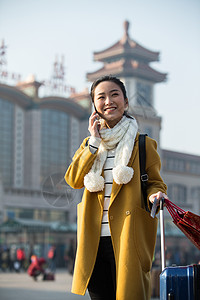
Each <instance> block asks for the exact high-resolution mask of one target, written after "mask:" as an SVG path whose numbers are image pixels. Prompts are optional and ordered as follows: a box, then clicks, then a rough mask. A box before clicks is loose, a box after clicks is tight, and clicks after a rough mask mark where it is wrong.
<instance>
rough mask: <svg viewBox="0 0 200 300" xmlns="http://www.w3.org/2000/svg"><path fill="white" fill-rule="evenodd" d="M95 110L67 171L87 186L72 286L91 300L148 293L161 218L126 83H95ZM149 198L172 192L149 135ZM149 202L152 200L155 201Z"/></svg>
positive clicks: (74, 182)
mask: <svg viewBox="0 0 200 300" xmlns="http://www.w3.org/2000/svg"><path fill="white" fill-rule="evenodd" d="M91 98H92V101H93V104H94V107H95V111H94V112H93V113H92V114H91V117H90V119H89V127H88V129H89V132H90V134H91V136H90V137H89V138H86V139H85V140H84V141H83V143H82V145H81V146H80V148H79V149H78V151H77V152H76V153H75V155H74V158H73V161H72V163H71V165H70V166H69V168H68V170H67V172H66V174H65V180H66V182H67V183H68V184H69V185H70V186H71V187H73V188H82V187H85V190H84V194H83V198H82V201H81V203H79V204H78V232H77V235H78V245H77V254H76V262H75V268H74V278H73V284H72V292H73V293H76V294H80V295H84V294H85V292H86V289H87V288H88V291H89V294H90V297H91V299H93V300H94V299H96V300H97V299H98V300H114V299H116V300H133V299H134V300H143V299H144V300H146V299H150V294H151V291H150V269H151V264H152V258H153V253H154V247H155V240H156V231H157V218H155V219H153V218H151V216H150V215H149V213H148V212H147V211H146V210H145V206H144V200H143V196H142V191H141V181H140V166H139V151H138V137H139V133H138V126H137V122H136V120H135V119H134V118H132V117H129V116H128V115H127V113H126V111H127V109H128V99H127V95H126V90H125V87H124V85H123V83H122V82H121V81H120V80H119V79H118V78H116V77H113V76H104V77H102V78H100V79H98V80H96V81H95V82H94V83H93V85H92V87H91ZM146 170H147V173H148V177H149V180H148V186H147V195H148V199H149V201H148V203H153V202H154V200H155V198H156V197H157V198H158V199H161V198H162V197H167V196H166V194H165V193H166V185H165V184H164V183H163V181H162V178H161V176H160V158H159V155H158V153H157V151H156V142H155V141H154V140H152V139H150V138H149V137H147V139H146ZM149 207H150V205H149Z"/></svg>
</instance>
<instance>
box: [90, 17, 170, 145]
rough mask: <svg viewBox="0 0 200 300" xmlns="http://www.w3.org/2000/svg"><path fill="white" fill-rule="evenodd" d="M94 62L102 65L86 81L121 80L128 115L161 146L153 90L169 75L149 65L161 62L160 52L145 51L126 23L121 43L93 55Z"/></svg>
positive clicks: (159, 123)
mask: <svg viewBox="0 0 200 300" xmlns="http://www.w3.org/2000/svg"><path fill="white" fill-rule="evenodd" d="M94 61H99V62H102V63H103V66H102V68H101V69H99V70H97V71H95V72H92V73H87V79H88V80H89V81H94V80H95V79H97V78H99V77H101V76H104V75H110V74H112V75H114V76H117V77H118V78H120V79H121V80H122V81H123V82H124V84H125V86H126V89H127V94H128V98H129V113H130V114H131V115H133V116H134V117H135V118H136V119H137V121H138V125H139V131H140V133H147V134H148V135H149V136H150V137H152V138H154V139H155V140H156V141H157V142H158V144H159V141H160V129H161V117H160V116H158V115H157V112H156V110H155V107H154V87H155V84H156V83H159V82H163V81H166V78H167V74H166V73H160V72H158V71H156V70H155V69H153V68H152V67H151V66H150V65H149V64H150V63H151V62H156V61H159V52H154V51H151V50H149V49H147V48H144V47H143V46H141V45H140V44H138V43H137V42H136V41H135V40H133V39H131V38H130V36H129V22H128V21H125V22H124V34H123V37H122V38H121V40H119V41H118V42H116V43H115V44H114V45H112V46H111V47H109V48H107V49H105V50H102V51H99V52H94Z"/></svg>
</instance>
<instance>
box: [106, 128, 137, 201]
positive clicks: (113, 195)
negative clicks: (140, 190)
mask: <svg viewBox="0 0 200 300" xmlns="http://www.w3.org/2000/svg"><path fill="white" fill-rule="evenodd" d="M138 137H139V133H137V136H136V139H135V144H134V148H133V152H132V155H131V158H130V161H129V163H128V166H129V167H131V166H132V165H133V162H134V160H135V157H136V154H137V151H138ZM133 176H134V175H133ZM122 186H123V184H120V185H119V184H117V183H116V182H115V181H114V180H113V186H112V193H111V198H110V205H111V204H112V203H113V201H114V200H115V198H116V197H117V195H118V193H119V191H120V189H121V188H122Z"/></svg>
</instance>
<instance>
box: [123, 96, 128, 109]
mask: <svg viewBox="0 0 200 300" xmlns="http://www.w3.org/2000/svg"><path fill="white" fill-rule="evenodd" d="M124 102H125V105H124V110H125V111H126V110H128V98H125V99H124Z"/></svg>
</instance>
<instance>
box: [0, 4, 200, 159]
mask: <svg viewBox="0 0 200 300" xmlns="http://www.w3.org/2000/svg"><path fill="white" fill-rule="evenodd" d="M124 20H128V21H129V22H130V29H129V33H130V36H131V37H132V38H133V39H135V40H136V41H137V42H139V43H140V44H141V45H143V46H145V47H147V48H148V49H150V50H153V51H159V52H160V62H158V63H153V64H152V67H154V68H155V69H156V70H158V71H161V72H164V73H165V72H166V73H168V81H167V82H166V83H161V84H157V85H156V91H155V106H156V109H157V111H158V114H159V115H160V116H162V118H163V122H162V131H161V147H162V148H165V149H170V150H174V151H181V152H186V153H191V154H197V155H200V139H199V137H198V136H199V130H200V126H199V113H200V96H199V94H200V83H199V81H200V59H199V56H200V54H199V53H200V1H199V0H168V1H162V0H152V1H148V0H135V1H134V0H132V1H129V0H123V1H121V0H120V1H118V0H115V1H109V0H107V1H106V0H102V1H91V0H84V1H83V0H82V1H81V0H79V1H78V0H76V1H68V0H57V1H50V0H49V1H47V0H0V40H1V39H5V43H6V44H7V46H8V50H7V62H8V65H7V68H8V70H9V71H10V72H16V73H20V74H21V75H22V78H23V79H26V77H27V76H28V75H29V74H34V75H35V76H36V79H37V80H44V79H49V78H50V76H51V74H52V65H53V62H54V60H55V56H56V55H58V56H59V57H61V55H64V56H65V67H66V80H67V84H68V85H71V86H74V87H75V88H76V89H77V90H78V91H81V90H82V89H83V88H84V87H89V86H90V83H88V82H87V81H86V76H85V75H86V73H87V72H92V71H95V70H96V69H98V68H99V67H100V66H101V64H100V63H95V62H93V52H94V51H100V50H103V49H105V48H107V47H109V46H111V45H112V44H114V43H115V42H116V41H118V40H119V39H120V38H121V37H122V35H123V22H124Z"/></svg>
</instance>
